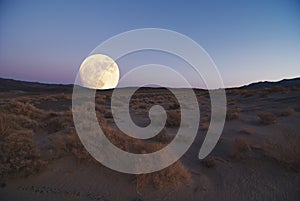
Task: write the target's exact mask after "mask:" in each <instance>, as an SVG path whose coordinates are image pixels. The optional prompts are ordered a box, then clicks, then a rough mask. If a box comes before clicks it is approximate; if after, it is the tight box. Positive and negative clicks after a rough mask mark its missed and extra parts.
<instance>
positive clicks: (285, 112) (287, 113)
mask: <svg viewBox="0 0 300 201" xmlns="http://www.w3.org/2000/svg"><path fill="white" fill-rule="evenodd" d="M294 113H295V110H294V109H293V108H290V107H288V108H286V109H284V110H282V111H281V116H290V115H292V114H294Z"/></svg>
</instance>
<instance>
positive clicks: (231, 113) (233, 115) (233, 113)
mask: <svg viewBox="0 0 300 201" xmlns="http://www.w3.org/2000/svg"><path fill="white" fill-rule="evenodd" d="M239 112H240V108H235V109H233V110H227V113H226V120H228V121H230V120H234V119H238V118H239Z"/></svg>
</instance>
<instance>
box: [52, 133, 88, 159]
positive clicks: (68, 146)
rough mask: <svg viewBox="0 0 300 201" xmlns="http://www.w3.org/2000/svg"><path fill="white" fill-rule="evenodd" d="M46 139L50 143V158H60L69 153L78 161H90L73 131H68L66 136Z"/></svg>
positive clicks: (61, 135)
mask: <svg viewBox="0 0 300 201" xmlns="http://www.w3.org/2000/svg"><path fill="white" fill-rule="evenodd" d="M48 138H49V139H50V141H51V145H50V149H51V150H52V156H51V157H52V158H60V157H63V156H64V155H65V154H66V153H71V154H73V155H74V156H75V157H76V158H77V159H79V160H86V161H92V157H91V156H90V155H89V153H88V152H87V150H86V149H85V148H84V146H83V145H82V143H81V141H80V139H79V137H78V135H77V134H76V132H75V130H74V129H70V130H69V131H68V133H66V134H62V133H60V134H57V135H52V136H49V137H48Z"/></svg>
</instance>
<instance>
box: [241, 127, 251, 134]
mask: <svg viewBox="0 0 300 201" xmlns="http://www.w3.org/2000/svg"><path fill="white" fill-rule="evenodd" d="M240 133H243V134H247V135H253V134H254V130H253V129H252V128H244V129H242V130H240Z"/></svg>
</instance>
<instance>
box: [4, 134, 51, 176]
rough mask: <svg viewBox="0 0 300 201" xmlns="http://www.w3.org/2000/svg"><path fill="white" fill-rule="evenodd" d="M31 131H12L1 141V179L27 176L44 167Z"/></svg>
mask: <svg viewBox="0 0 300 201" xmlns="http://www.w3.org/2000/svg"><path fill="white" fill-rule="evenodd" d="M44 164H45V162H44V161H43V160H41V157H40V150H39V148H38V147H37V145H36V144H35V142H34V141H33V133H32V131H30V130H23V131H15V130H14V131H11V132H10V133H9V134H8V135H7V136H5V137H4V138H2V139H1V141H0V177H2V178H5V177H9V176H14V175H23V176H27V175H30V174H33V173H36V172H38V171H39V170H41V169H42V168H43V166H44Z"/></svg>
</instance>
